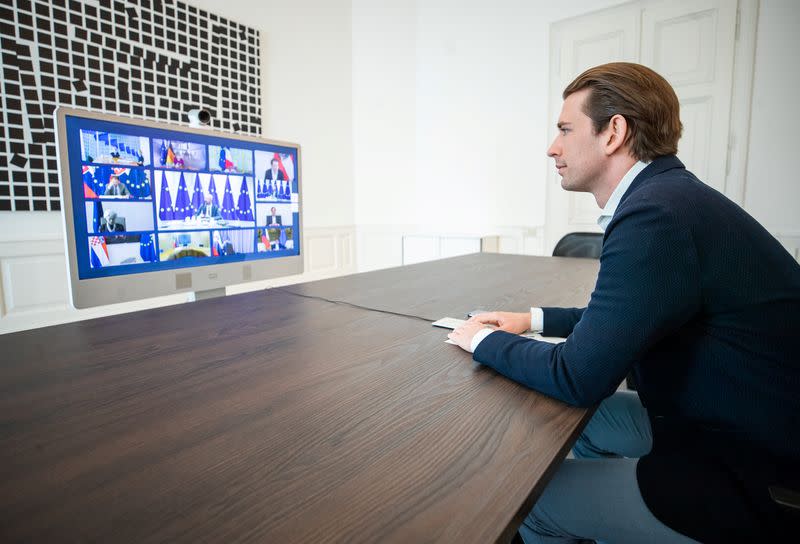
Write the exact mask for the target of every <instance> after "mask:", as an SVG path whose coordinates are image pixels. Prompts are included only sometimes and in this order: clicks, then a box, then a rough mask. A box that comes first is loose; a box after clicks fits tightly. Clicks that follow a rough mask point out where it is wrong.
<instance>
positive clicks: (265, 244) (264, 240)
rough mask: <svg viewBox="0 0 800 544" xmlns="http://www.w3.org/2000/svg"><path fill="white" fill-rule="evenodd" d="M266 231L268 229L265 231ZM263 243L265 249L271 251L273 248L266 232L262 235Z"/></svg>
mask: <svg viewBox="0 0 800 544" xmlns="http://www.w3.org/2000/svg"><path fill="white" fill-rule="evenodd" d="M264 232H265V233H266V231H264ZM261 243H262V244H264V249H266V250H267V251H270V250H271V249H272V248H271V247H270V245H269V237H268V236H267V235H266V234H262V235H261Z"/></svg>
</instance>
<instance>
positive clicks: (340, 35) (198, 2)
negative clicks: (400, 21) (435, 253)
mask: <svg viewBox="0 0 800 544" xmlns="http://www.w3.org/2000/svg"><path fill="white" fill-rule="evenodd" d="M187 2H188V3H189V4H194V5H195V6H197V7H199V8H202V9H205V10H208V11H210V12H214V13H220V14H222V15H224V16H225V17H227V18H229V19H232V20H234V21H237V22H241V23H244V24H246V25H249V26H252V27H255V28H258V29H259V30H260V31H261V65H262V71H261V77H262V84H261V92H262V98H261V105H262V117H263V124H264V132H263V134H264V136H265V137H268V138H274V139H278V140H286V141H290V142H297V143H299V144H300V145H301V153H302V180H303V215H304V219H305V224H306V226H308V227H325V226H339V225H352V224H353V223H354V209H355V204H354V198H353V175H352V172H353V110H352V72H351V65H352V44H351V36H352V30H351V9H350V0H293V1H291V2H286V1H276V0H260V1H252V0H251V1H247V0H230V1H227V2H224V3H221V2H218V1H216V0H187Z"/></svg>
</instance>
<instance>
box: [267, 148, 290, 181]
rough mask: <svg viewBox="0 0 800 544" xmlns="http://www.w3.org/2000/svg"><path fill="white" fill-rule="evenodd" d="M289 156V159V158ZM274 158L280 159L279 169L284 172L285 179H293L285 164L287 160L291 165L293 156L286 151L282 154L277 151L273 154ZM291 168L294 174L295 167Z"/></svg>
mask: <svg viewBox="0 0 800 544" xmlns="http://www.w3.org/2000/svg"><path fill="white" fill-rule="evenodd" d="M287 157H288V160H287ZM272 158H273V160H277V161H278V170H280V171H281V172H283V179H287V180H291V179H292V178H290V177H289V172H288V171H287V170H286V165H285V164H284V160H287V162H288V164H289V165H291V161H292V156H291V155H286V154H285V153H284V154H281V153H278V152H275V154H274V155H273V156H272ZM291 170H292V175H294V167H293V166H292V167H291Z"/></svg>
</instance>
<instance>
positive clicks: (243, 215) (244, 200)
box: [236, 177, 255, 221]
mask: <svg viewBox="0 0 800 544" xmlns="http://www.w3.org/2000/svg"><path fill="white" fill-rule="evenodd" d="M236 214H237V216H238V217H239V221H255V218H254V217H253V207H252V205H251V203H250V192H249V191H248V189H247V178H246V177H243V178H242V187H241V189H239V202H238V206H237V210H236Z"/></svg>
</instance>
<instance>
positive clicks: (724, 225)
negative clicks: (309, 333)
mask: <svg viewBox="0 0 800 544" xmlns="http://www.w3.org/2000/svg"><path fill="white" fill-rule="evenodd" d="M544 335H545V336H562V337H566V341H565V342H563V343H561V344H555V345H554V344H550V343H546V342H538V341H535V340H529V339H525V338H522V337H520V336H517V335H513V334H508V333H505V332H501V331H497V332H493V333H492V334H490V335H489V336H488V337H486V339H484V340H483V341H482V342H481V343H480V344H479V345H478V348H477V349H476V351H475V354H474V358H475V360H476V361H478V362H480V363H483V364H485V365H488V366H491V367H492V368H494V369H496V370H497V371H499V372H500V373H502V374H504V375H505V376H508V377H509V378H511V379H513V380H515V381H518V382H520V383H522V384H525V385H527V386H528V387H531V388H533V389H536V390H538V391H541V392H543V393H546V394H548V395H550V396H553V397H555V398H557V399H561V400H563V401H565V402H567V403H569V404H573V405H578V406H592V405H594V404H596V403H598V402H600V401H601V400H603V399H604V398H605V397H607V396H609V395H611V394H612V393H614V391H615V390H616V388H617V386H618V385H619V384H620V382H621V381H622V380H623V379H624V378H625V376H626V375H627V374H628V372H631V371H632V372H633V373H634V375H635V377H636V381H637V384H638V388H639V395H640V397H641V400H642V403H643V404H644V405H645V407H646V408H647V410H648V413H649V415H650V419H651V423H652V426H653V433H654V446H653V450H652V451H651V453H650V454H649V455H647V456H646V457H644V458H642V459H641V460H640V462H639V464H638V467H637V476H638V481H639V487H640V490H641V492H642V496H643V498H644V499H645V502H646V503H647V504H648V507H649V508H650V510H651V511H652V512H653V513H654V514H655V515H656V516H657V517H658V518H660V519H661V520H662V521H664V522H665V523H666V524H667V525H669V526H671V527H673V528H675V529H677V530H679V531H681V532H683V533H684V534H688V535H689V536H692V537H694V538H696V539H699V540H702V541H715V540H720V541H721V540H724V539H725V538H728V537H729V536H731V535H732V536H733V537H734V539H736V538H742V537H743V536H744V535H746V534H754V535H757V536H756V538H763V537H764V536H765V535H766V534H768V532H767V533H765V532H764V526H765V525H770V524H771V525H772V526H773V527H778V524H779V523H782V522H783V521H784V519H785V516H784V513H783V512H781V511H778V510H776V506H775V505H774V503H772V501H771V500H770V498H769V496H768V492H767V486H768V485H770V484H771V483H778V482H783V483H788V480H792V479H793V478H794V476H795V475H796V474H797V468H798V467H800V428H799V426H800V265H798V263H797V262H796V261H795V260H794V259H793V258H792V257H791V256H790V255H789V254H788V252H787V251H786V250H785V249H784V248H783V247H782V246H781V245H780V243H779V242H778V241H777V240H775V238H773V237H772V236H771V235H770V234H769V233H768V232H767V231H766V230H765V229H764V228H763V227H762V226H761V225H760V224H759V223H758V222H757V221H756V220H755V219H753V218H752V217H751V216H750V215H748V214H747V213H746V212H745V211H744V210H742V209H741V208H740V207H739V206H737V205H736V204H735V203H733V202H731V201H730V200H729V199H727V198H726V197H725V196H723V195H722V194H720V193H719V192H717V191H716V190H714V189H712V188H711V187H709V186H707V185H705V184H703V183H701V182H700V181H699V180H698V179H697V178H696V177H695V176H694V175H693V174H692V173H690V172H688V171H687V170H686V169H685V167H684V166H683V164H681V162H680V161H679V160H678V159H677V158H676V157H674V156H666V157H659V158H657V159H656V160H654V161H653V162H652V163H650V164H649V165H648V166H647V167H646V168H645V169H644V170H643V171H642V172H641V173H640V174H639V175H638V176H637V177H636V179H635V180H634V182H633V183H632V184H631V186H630V188H629V189H628V190H627V191H626V193H625V195H624V196H623V198H622V200H621V202H620V204H619V206H618V208H617V211H616V213H615V214H614V217H613V219H612V220H611V222H610V224H609V225H608V228H607V229H606V232H605V235H604V238H603V250H602V254H601V256H600V272H599V275H598V278H597V284H596V286H595V289H594V292H593V293H592V296H591V300H590V302H589V305H588V307H587V308H585V309H578V308H572V309H563V308H545V309H544ZM748 532H749V533H748Z"/></svg>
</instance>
